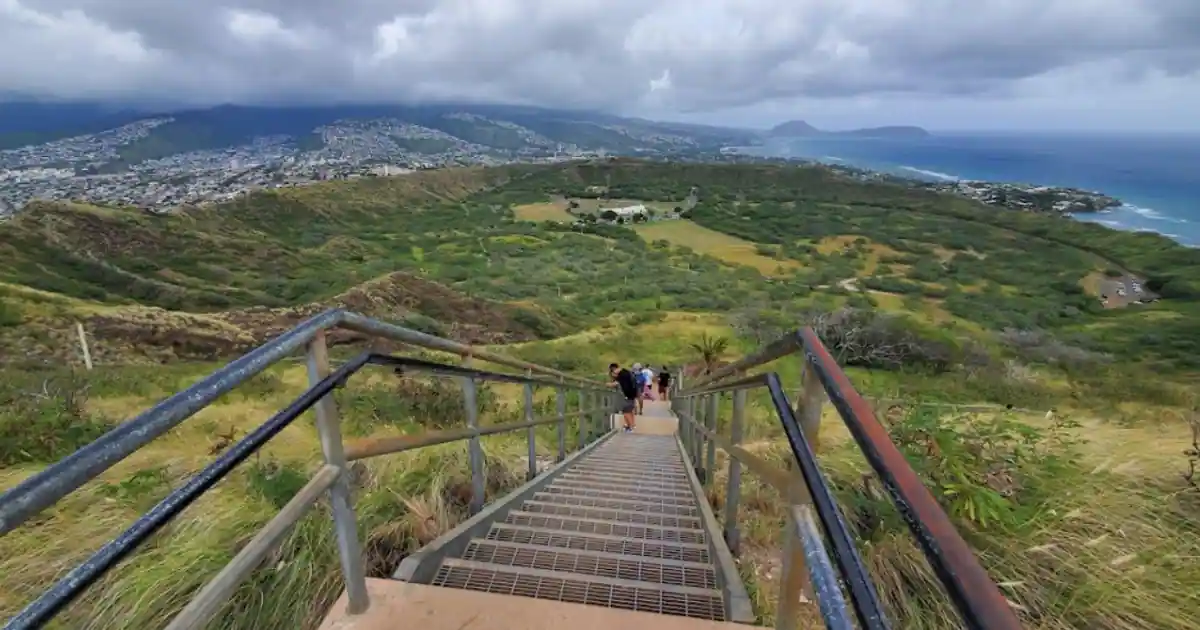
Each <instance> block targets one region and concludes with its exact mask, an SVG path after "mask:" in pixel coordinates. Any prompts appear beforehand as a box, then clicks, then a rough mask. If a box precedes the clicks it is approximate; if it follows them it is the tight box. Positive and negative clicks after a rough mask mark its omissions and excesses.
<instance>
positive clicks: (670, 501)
mask: <svg viewBox="0 0 1200 630" xmlns="http://www.w3.org/2000/svg"><path fill="white" fill-rule="evenodd" d="M542 492H544V493H546V494H557V495H563V496H569V497H592V498H596V499H616V500H626V501H628V500H635V501H643V502H653V503H660V504H662V505H676V506H695V505H696V499H695V497H694V496H692V495H691V493H688V496H685V497H680V496H664V495H648V494H642V493H640V492H627V491H622V490H601V489H596V488H580V487H578V486H557V485H549V486H546V487H545V488H543V489H542Z"/></svg>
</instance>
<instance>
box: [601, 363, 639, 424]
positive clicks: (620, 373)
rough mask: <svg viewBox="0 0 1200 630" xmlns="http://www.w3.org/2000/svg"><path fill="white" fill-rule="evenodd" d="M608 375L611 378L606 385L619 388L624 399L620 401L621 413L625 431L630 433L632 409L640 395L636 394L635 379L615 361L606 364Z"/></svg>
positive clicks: (632, 418)
mask: <svg viewBox="0 0 1200 630" xmlns="http://www.w3.org/2000/svg"><path fill="white" fill-rule="evenodd" d="M608 377H609V378H611V379H612V382H610V383H609V384H608V386H609V387H613V388H616V389H619V390H620V391H621V395H622V396H624V401H623V402H622V403H621V415H622V416H623V417H624V418H625V432H626V433H632V432H633V425H634V416H633V410H634V407H635V406H636V405H637V404H638V402H639V400H640V399H641V396H639V395H638V386H637V380H636V379H635V378H634V376H633V374H632V373H631V372H630V371H629V370H626V369H623V368H622V367H621V366H619V365H617V364H616V363H610V364H609V365H608Z"/></svg>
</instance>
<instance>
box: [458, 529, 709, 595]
mask: <svg viewBox="0 0 1200 630" xmlns="http://www.w3.org/2000/svg"><path fill="white" fill-rule="evenodd" d="M462 559H463V560H474V561H476V562H486V563H488V564H498V565H503V566H509V567H522V568H526V569H543V570H547V571H559V572H563V573H573V574H575V575H580V576H587V577H608V578H616V579H620V580H632V581H636V582H647V583H650V584H662V585H667V586H687V587H691V588H700V589H709V590H715V589H716V588H717V572H716V571H715V570H713V567H712V565H709V564H704V563H699V562H680V561H678V560H661V559H656V558H644V557H639V556H626V555H621V554H615V553H604V552H595V551H580V550H563V549H554V548H550V547H540V546H534V545H522V544H519V543H509V542H500V541H495V540H480V539H475V540H472V541H471V544H470V545H468V546H467V550H466V551H465V552H463V555H462Z"/></svg>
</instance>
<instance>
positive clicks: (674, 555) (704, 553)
mask: <svg viewBox="0 0 1200 630" xmlns="http://www.w3.org/2000/svg"><path fill="white" fill-rule="evenodd" d="M487 539H488V540H495V541H501V542H512V543H520V544H524V545H536V546H540V547H555V548H562V549H580V550H584V551H599V552H605V553H617V554H621V555H625V556H642V557H644V558H661V559H664V560H681V561H687V562H704V563H707V562H709V561H710V560H709V555H708V545H704V544H695V543H669V542H661V541H648V540H633V539H630V538H627V537H625V536H612V535H606V534H594V533H592V534H581V533H571V532H563V531H559V530H555V529H545V528H541V527H526V526H523V525H511V524H509V523H496V524H495V525H492V529H491V531H489V532H488V535H487Z"/></svg>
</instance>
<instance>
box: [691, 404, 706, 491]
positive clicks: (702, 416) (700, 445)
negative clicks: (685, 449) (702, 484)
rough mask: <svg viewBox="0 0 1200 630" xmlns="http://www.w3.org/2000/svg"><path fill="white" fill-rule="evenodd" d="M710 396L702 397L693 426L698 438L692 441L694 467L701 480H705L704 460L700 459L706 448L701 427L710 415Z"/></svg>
mask: <svg viewBox="0 0 1200 630" xmlns="http://www.w3.org/2000/svg"><path fill="white" fill-rule="evenodd" d="M708 396H709V394H705V395H703V396H701V397H700V401H699V407H700V408H699V409H697V410H696V413H697V414H699V417H698V418H696V423H695V426H693V427H692V431H693V433H694V435H695V438H696V439H695V440H694V441H693V442H692V452H691V456H692V468H693V469H695V471H696V476H697V477H699V478H700V481H704V462H703V461H702V460H701V459H700V455H701V453H702V452H703V449H704V434H703V433H702V432H701V431H700V427H702V426H706V423H707V420H706V418H707V417H708Z"/></svg>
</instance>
